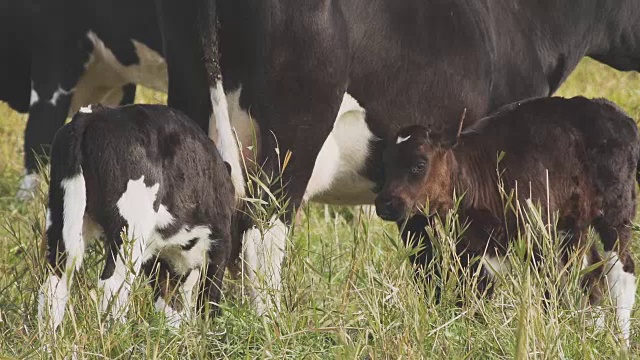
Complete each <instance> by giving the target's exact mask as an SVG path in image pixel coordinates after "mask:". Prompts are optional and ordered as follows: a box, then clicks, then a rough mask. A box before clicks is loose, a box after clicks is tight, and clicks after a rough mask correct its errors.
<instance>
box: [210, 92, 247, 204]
mask: <svg viewBox="0 0 640 360" xmlns="http://www.w3.org/2000/svg"><path fill="white" fill-rule="evenodd" d="M209 93H210V96H211V106H212V110H213V111H212V113H211V120H210V121H209V133H210V134H209V136H215V137H213V140H214V142H215V143H216V146H217V147H218V151H219V152H220V155H221V156H222V159H223V160H224V161H226V162H227V163H229V165H231V180H232V182H233V186H234V188H235V191H236V196H237V197H238V198H241V197H243V196H244V185H245V184H244V176H243V171H242V164H241V163H240V154H239V151H238V150H239V149H238V143H237V142H236V137H235V135H234V133H233V130H232V129H231V119H230V118H229V108H228V105H227V98H226V96H225V94H224V89H223V88H222V82H221V81H218V82H217V83H216V87H215V88H213V87H212V88H211V89H209ZM213 124H215V135H214V134H213V131H212V129H211V126H213Z"/></svg>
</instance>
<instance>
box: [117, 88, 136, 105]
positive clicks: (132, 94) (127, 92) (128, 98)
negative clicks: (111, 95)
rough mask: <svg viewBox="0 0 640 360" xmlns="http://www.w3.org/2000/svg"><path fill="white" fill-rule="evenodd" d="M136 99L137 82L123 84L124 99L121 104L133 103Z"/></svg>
mask: <svg viewBox="0 0 640 360" xmlns="http://www.w3.org/2000/svg"><path fill="white" fill-rule="evenodd" d="M135 101H136V84H126V85H124V86H122V99H121V100H120V105H121V106H122V105H129V104H133V103H134V102H135Z"/></svg>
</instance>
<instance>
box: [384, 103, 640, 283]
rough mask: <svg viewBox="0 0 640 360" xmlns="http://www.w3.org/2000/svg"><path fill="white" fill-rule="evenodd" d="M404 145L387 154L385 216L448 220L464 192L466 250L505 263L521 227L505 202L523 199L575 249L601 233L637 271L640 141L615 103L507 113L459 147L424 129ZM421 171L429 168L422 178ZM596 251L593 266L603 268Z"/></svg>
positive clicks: (535, 106)
mask: <svg viewBox="0 0 640 360" xmlns="http://www.w3.org/2000/svg"><path fill="white" fill-rule="evenodd" d="M398 136H399V138H407V137H409V139H408V140H406V141H401V142H400V143H396V141H394V143H393V145H391V146H389V148H388V149H387V151H386V154H385V172H386V182H385V185H384V188H383V190H382V192H381V193H380V194H379V195H378V198H377V199H376V207H377V210H378V214H379V215H380V216H381V217H383V218H385V219H387V220H394V221H399V220H401V219H407V218H411V217H412V216H414V215H416V214H417V213H418V211H419V210H420V208H421V207H422V206H423V205H424V204H426V203H428V204H429V205H430V206H429V211H430V213H429V214H428V215H431V214H432V213H434V212H435V213H438V214H440V215H443V214H444V212H445V211H447V210H450V209H452V208H453V199H454V197H453V195H454V192H455V193H456V194H457V195H458V196H460V195H462V194H464V197H463V199H462V201H461V204H460V207H459V208H458V212H459V215H460V217H461V220H462V221H463V222H466V223H468V224H469V228H468V229H467V231H466V232H465V234H464V235H465V236H464V238H463V240H462V243H461V251H464V252H466V253H467V254H470V255H475V256H482V255H483V254H484V252H485V251H488V254H487V255H490V256H495V255H503V254H504V253H505V251H506V249H507V248H508V246H509V243H510V242H511V241H512V239H513V235H514V234H515V233H516V232H517V231H518V224H519V221H518V219H517V217H516V214H514V213H513V212H512V211H508V212H506V213H505V212H504V209H505V203H504V199H503V197H502V196H501V194H507V196H508V194H510V193H512V192H513V193H514V194H515V195H516V196H515V199H516V200H518V201H519V202H520V204H524V203H525V201H526V200H527V199H531V200H532V201H533V202H534V203H537V204H538V205H539V206H540V207H541V208H542V209H543V211H542V214H543V219H544V221H545V222H550V223H553V221H554V220H557V222H558V228H559V230H563V231H567V232H568V233H569V234H570V236H569V237H568V240H567V241H566V243H563V244H562V245H563V247H564V248H565V249H570V248H580V247H584V244H583V242H584V240H585V236H584V234H585V233H586V230H587V229H588V227H589V226H593V227H594V228H595V229H596V231H597V232H598V234H599V235H600V237H601V239H602V241H603V244H604V248H605V251H616V252H618V254H619V256H620V259H621V261H622V263H623V264H624V266H625V271H627V272H633V261H632V260H631V257H630V254H629V251H628V249H629V243H630V241H631V240H632V238H631V229H630V225H631V221H632V219H633V217H634V216H635V198H636V175H637V167H638V158H639V155H640V141H639V139H638V132H637V128H636V125H635V122H634V121H633V120H631V119H630V118H628V117H627V116H626V115H625V114H624V113H623V112H622V111H620V110H619V109H618V108H617V107H616V106H614V105H612V104H611V103H609V102H606V101H602V100H592V101H590V100H587V99H584V98H573V99H561V98H545V99H536V100H531V101H527V102H523V103H518V104H514V105H510V106H508V107H505V108H504V109H502V110H501V111H499V112H498V113H496V114H495V115H493V116H491V117H488V118H485V119H483V120H481V121H480V122H478V123H477V124H476V125H474V126H473V127H472V128H470V129H467V130H466V131H465V132H464V133H462V134H461V135H460V137H459V138H458V139H456V140H457V141H453V142H451V141H445V140H446V139H443V138H442V137H441V136H440V135H439V134H432V133H430V132H429V131H428V130H427V129H425V128H423V127H420V126H412V127H408V128H404V129H402V130H401V131H400V132H399V134H398ZM394 140H395V139H394ZM452 144H454V145H452ZM501 153H503V154H504V156H503V157H502V159H501V160H500V161H499V162H498V157H499V154H501ZM420 163H423V164H426V166H425V169H424V170H423V171H418V172H417V173H414V171H415V170H416V169H418V168H419V166H420ZM547 171H548V179H547ZM547 181H548V182H547ZM500 184H502V185H500ZM501 186H502V188H501ZM547 212H548V214H549V215H551V216H552V219H548V216H547ZM505 214H506V215H505ZM554 214H557V217H556V216H554ZM589 251H590V255H589V256H588V258H589V259H590V260H591V261H590V262H591V263H593V262H597V261H599V260H600V257H599V255H598V254H597V252H595V253H594V252H593V250H589ZM565 258H566V256H565Z"/></svg>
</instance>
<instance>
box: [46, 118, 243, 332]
mask: <svg viewBox="0 0 640 360" xmlns="http://www.w3.org/2000/svg"><path fill="white" fill-rule="evenodd" d="M235 210H236V197H235V192H234V188H233V184H232V182H231V177H230V174H229V170H228V165H226V164H225V163H224V162H223V161H222V158H221V157H220V154H219V153H218V151H217V150H216V147H215V145H214V144H213V142H212V141H211V140H210V139H209V138H208V137H207V136H206V135H205V134H204V132H203V131H202V130H201V129H200V128H198V127H197V126H196V124H195V123H194V122H193V121H192V120H191V119H189V118H188V117H187V116H186V115H184V114H182V113H181V112H179V111H176V110H173V109H170V108H168V107H166V106H157V105H133V106H125V107H120V108H104V107H95V106H94V107H87V108H83V109H81V111H80V112H79V113H78V114H76V115H75V116H74V118H73V121H71V122H70V123H69V124H67V125H65V126H64V127H62V128H61V129H60V131H58V133H57V135H56V137H55V140H54V142H53V147H52V151H51V184H50V188H49V202H48V208H47V226H46V239H47V260H48V265H49V266H50V269H51V271H50V273H49V274H48V278H47V279H46V280H45V282H44V284H43V286H42V290H41V292H40V298H39V311H38V312H39V317H40V320H41V321H42V320H44V318H45V316H47V315H48V316H49V320H50V321H49V322H48V324H50V325H51V326H52V327H53V328H54V329H55V328H56V327H57V326H58V325H60V323H61V322H62V318H63V315H64V312H65V305H66V302H67V300H68V298H69V292H68V289H69V286H70V285H71V284H70V283H71V281H72V280H73V273H74V271H79V270H81V267H82V263H83V261H82V260H83V258H84V253H85V249H86V247H87V246H86V245H87V241H88V240H90V239H89V237H90V233H89V232H88V231H87V230H88V229H96V230H98V232H99V233H101V235H102V237H103V240H104V248H105V252H106V254H105V255H106V256H105V264H104V269H103V271H102V274H101V275H100V279H99V281H98V285H99V288H100V290H101V291H102V301H101V302H100V307H101V309H102V310H103V311H106V310H108V309H110V310H111V314H112V315H114V316H117V318H119V319H124V315H125V313H126V310H127V308H128V304H129V291H130V289H131V285H132V282H133V280H134V278H135V277H136V276H137V275H138V273H139V272H140V271H144V272H145V273H146V274H147V275H149V276H150V279H151V284H152V285H153V287H154V290H155V298H156V299H155V300H156V303H155V306H156V309H157V310H159V311H162V312H164V313H165V314H166V315H167V316H168V317H169V320H170V321H171V323H173V324H176V323H178V322H179V321H181V319H182V318H183V316H184V315H185V314H188V313H187V312H185V310H186V309H188V308H189V307H190V305H191V300H192V299H193V297H194V296H193V291H194V289H197V290H198V291H197V292H198V296H197V305H198V309H199V310H203V309H205V308H207V307H209V308H210V310H215V309H216V306H217V304H218V302H219V301H220V298H221V292H220V290H221V285H222V277H223V275H224V272H225V269H226V266H227V263H228V261H229V257H230V254H231V252H232V248H233V247H234V246H235V247H238V244H237V243H233V242H232V235H231V234H232V229H231V226H232V217H233V215H234V211H235ZM90 225H91V226H90ZM123 229H126V231H125V235H126V236H122V234H121V232H122V230H123ZM199 277H202V279H203V280H202V281H198V278H199ZM198 284H199V285H200V286H197V285H198ZM174 290H175V291H174ZM209 304H210V305H209ZM45 324H46V323H45Z"/></svg>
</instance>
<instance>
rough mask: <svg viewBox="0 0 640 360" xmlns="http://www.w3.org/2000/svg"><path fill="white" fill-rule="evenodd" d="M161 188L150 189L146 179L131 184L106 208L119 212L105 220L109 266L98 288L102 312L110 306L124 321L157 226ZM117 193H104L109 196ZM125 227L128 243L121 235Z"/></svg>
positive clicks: (107, 265) (104, 271)
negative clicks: (134, 282)
mask: <svg viewBox="0 0 640 360" xmlns="http://www.w3.org/2000/svg"><path fill="white" fill-rule="evenodd" d="M158 189H159V184H157V183H156V184H154V185H151V186H149V187H147V186H146V184H145V179H144V176H142V177H140V179H137V180H129V181H128V183H127V188H126V191H125V192H124V193H123V194H122V196H121V197H120V199H119V200H118V201H117V203H116V204H113V205H112V206H105V207H106V208H107V209H117V213H116V212H112V213H110V214H108V215H106V216H105V223H103V224H102V227H103V229H104V230H105V237H106V238H105V241H106V244H105V249H106V250H107V255H106V263H105V267H104V270H103V272H102V275H101V276H100V282H99V287H100V288H101V289H102V303H101V307H102V310H103V311H106V310H107V309H108V307H109V304H111V308H112V311H111V313H112V314H113V316H114V317H116V318H118V319H120V320H121V321H123V320H124V315H125V313H126V311H127V308H128V298H129V292H130V290H131V285H132V283H133V280H134V278H135V276H136V275H137V274H138V273H139V272H140V269H141V267H142V262H143V255H144V249H145V248H146V242H147V240H148V239H149V238H150V237H151V235H152V233H153V231H154V229H155V225H156V212H155V211H154V202H155V200H156V195H157V193H158ZM110 190H111V191H114V190H113V189H107V190H105V192H106V193H109V192H110ZM124 227H126V229H127V231H126V240H127V241H126V242H124V241H123V239H122V237H121V235H120V232H121V231H122V229H123V228H124Z"/></svg>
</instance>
